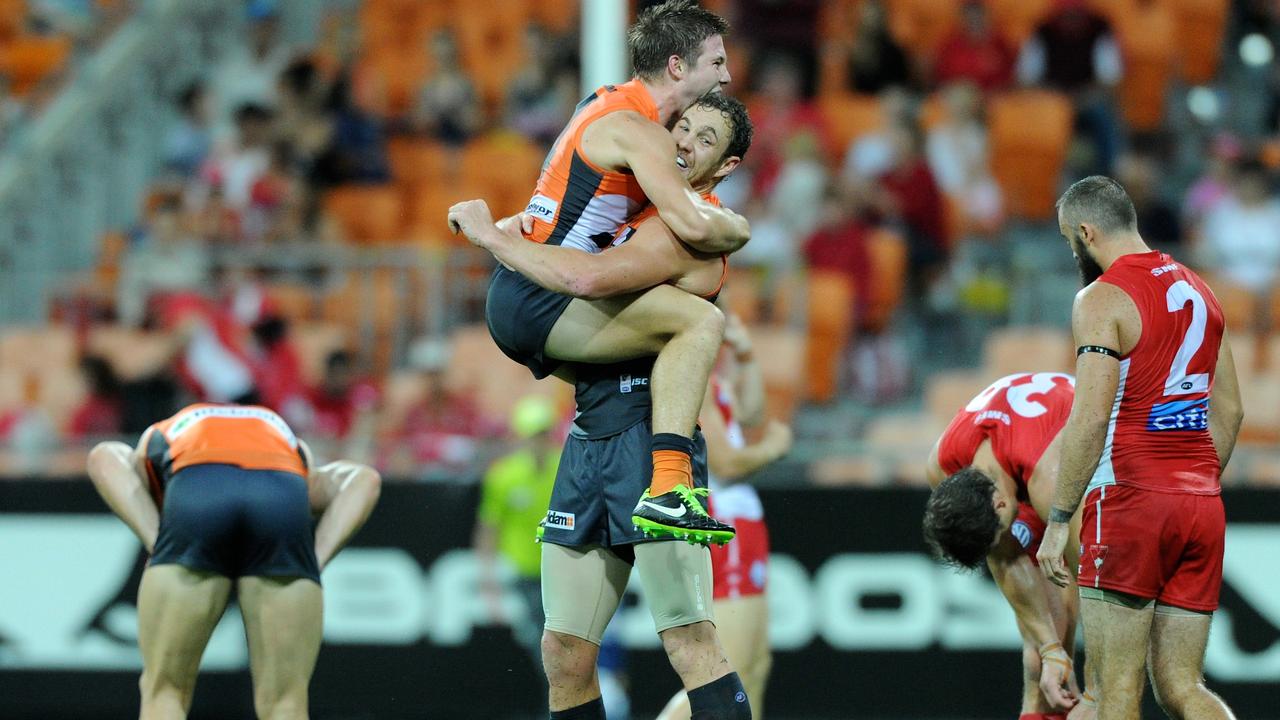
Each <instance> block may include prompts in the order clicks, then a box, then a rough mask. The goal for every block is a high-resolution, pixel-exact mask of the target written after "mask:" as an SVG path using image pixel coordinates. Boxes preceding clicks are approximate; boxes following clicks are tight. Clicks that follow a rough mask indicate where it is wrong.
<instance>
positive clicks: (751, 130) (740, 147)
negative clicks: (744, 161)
mask: <svg viewBox="0 0 1280 720" xmlns="http://www.w3.org/2000/svg"><path fill="white" fill-rule="evenodd" d="M694 107H704V108H706V109H708V110H718V111H720V114H721V115H724V119H725V120H728V121H729V131H730V133H731V135H730V136H729V144H728V146H726V147H725V149H724V155H722V156H721V157H720V159H721V160H722V161H723V160H724V159H725V158H727V157H735V156H736V157H738V158H744V157H746V156H747V149H748V148H750V147H751V138H752V136H754V135H755V132H756V130H755V126H754V125H752V124H751V116H750V115H748V114H747V106H746V105H743V104H742V101H741V100H738V99H737V98H732V97H729V96H728V95H725V94H724V93H719V92H710V93H707V94H706V95H703V96H702V97H700V98H698V101H697V102H695V103H694Z"/></svg>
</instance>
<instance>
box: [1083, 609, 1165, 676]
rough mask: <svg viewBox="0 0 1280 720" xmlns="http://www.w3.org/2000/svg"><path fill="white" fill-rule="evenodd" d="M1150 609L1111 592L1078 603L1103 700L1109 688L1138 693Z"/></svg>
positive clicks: (1147, 637)
mask: <svg viewBox="0 0 1280 720" xmlns="http://www.w3.org/2000/svg"><path fill="white" fill-rule="evenodd" d="M1153 606H1154V603H1153V602H1151V601H1146V600H1142V599H1140V598H1135V597H1133V596H1128V595H1124V594H1122V593H1117V592H1114V591H1102V592H1100V593H1091V594H1090V595H1089V596H1086V597H1084V598H1083V599H1082V600H1081V603H1080V615H1081V617H1082V619H1083V620H1084V637H1085V647H1086V648H1087V650H1088V652H1089V655H1090V657H1092V658H1093V659H1094V661H1095V662H1096V667H1097V672H1098V676H1099V678H1101V679H1102V681H1103V683H1104V686H1103V688H1102V692H1103V696H1104V697H1108V695H1107V693H1108V686H1110V687H1112V688H1113V689H1117V690H1120V691H1122V692H1125V693H1130V692H1133V691H1141V689H1142V685H1143V677H1144V676H1143V672H1142V671H1143V667H1144V665H1145V664H1146V657H1147V643H1148V640H1149V638H1150V632H1151V618H1152V614H1153ZM1108 699H1109V700H1110V699H1113V698H1111V697H1109V698H1108ZM1135 701H1136V700H1135Z"/></svg>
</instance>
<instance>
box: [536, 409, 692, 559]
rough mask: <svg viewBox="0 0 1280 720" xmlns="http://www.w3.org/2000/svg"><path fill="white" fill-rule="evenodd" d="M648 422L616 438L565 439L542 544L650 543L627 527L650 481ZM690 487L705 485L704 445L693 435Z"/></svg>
mask: <svg viewBox="0 0 1280 720" xmlns="http://www.w3.org/2000/svg"><path fill="white" fill-rule="evenodd" d="M652 440H653V431H652V430H651V429H650V424H649V422H647V421H646V422H638V423H636V424H634V425H632V426H631V427H629V428H627V429H626V430H623V431H622V432H620V433H618V434H616V435H610V436H608V437H605V438H600V439H595V440H592V439H589V438H584V437H577V436H574V435H570V436H569V438H568V439H567V440H566V441H565V444H564V452H563V453H561V455H560V467H559V469H558V470H557V471H556V484H555V487H554V488H553V489H552V491H551V504H550V506H549V507H548V510H547V517H546V519H544V520H543V522H542V527H543V530H542V541H543V542H548V543H553V544H556V545H565V546H568V547H583V546H586V545H599V546H601V547H606V548H612V547H619V546H624V545H633V544H635V543H640V542H662V541H665V540H670V539H671V538H662V539H661V540H651V539H649V538H646V537H645V536H644V533H642V532H640V531H639V530H637V529H636V528H635V526H634V525H632V524H631V513H632V512H633V511H634V510H635V509H636V503H637V502H639V501H640V496H641V495H642V494H644V491H645V489H646V488H648V487H649V483H650V482H651V481H652V479H653V455H652V453H651V446H652ZM693 445H694V453H693V458H692V459H693V484H694V486H695V487H706V486H707V443H706V441H704V440H703V438H702V432H701V431H697V432H695V433H694V435H693Z"/></svg>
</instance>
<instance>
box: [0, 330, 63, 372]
mask: <svg viewBox="0 0 1280 720" xmlns="http://www.w3.org/2000/svg"><path fill="white" fill-rule="evenodd" d="M76 358H77V354H76V338H75V333H74V332H73V331H72V330H71V328H69V327H63V326H58V325H54V326H48V327H40V328H11V329H9V330H5V331H4V333H3V334H0V366H4V367H6V368H10V369H17V370H26V371H30V372H44V371H47V370H51V369H56V368H71V367H74V366H75V364H76Z"/></svg>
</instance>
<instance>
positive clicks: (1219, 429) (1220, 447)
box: [1209, 328, 1244, 471]
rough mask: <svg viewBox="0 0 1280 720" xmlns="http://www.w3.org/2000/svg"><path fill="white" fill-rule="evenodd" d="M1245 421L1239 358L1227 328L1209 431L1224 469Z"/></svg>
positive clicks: (1220, 351)
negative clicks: (1235, 356) (1232, 353)
mask: <svg viewBox="0 0 1280 720" xmlns="http://www.w3.org/2000/svg"><path fill="white" fill-rule="evenodd" d="M1243 420H1244V407H1243V405H1242V403H1241V401H1240V379H1239V377H1238V376H1237V375H1236V361H1235V358H1234V357H1232V355H1231V343H1230V342H1228V341H1227V331H1226V329H1225V328H1224V329H1223V331H1222V344H1221V345H1219V346H1218V365H1217V369H1216V370H1215V371H1214V377H1213V391H1212V392H1211V393H1210V394H1209V434H1210V435H1212V436H1213V449H1214V450H1217V451H1218V464H1219V466H1220V467H1221V468H1222V470H1223V471H1225V470H1226V469H1227V462H1228V461H1230V460H1231V454H1232V453H1233V452H1234V451H1235V449H1236V438H1237V437H1238V436H1239V434H1240V423H1241V421H1243Z"/></svg>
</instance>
